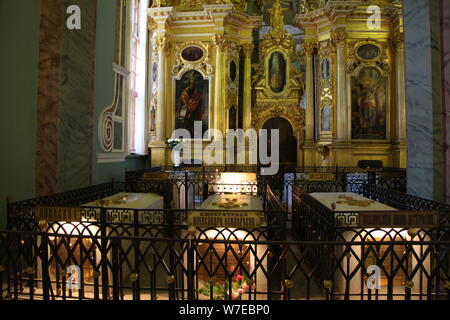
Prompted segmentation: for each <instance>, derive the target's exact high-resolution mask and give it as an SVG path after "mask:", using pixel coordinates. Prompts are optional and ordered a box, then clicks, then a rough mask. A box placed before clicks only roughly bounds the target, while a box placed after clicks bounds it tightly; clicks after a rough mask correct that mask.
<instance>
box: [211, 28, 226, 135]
mask: <svg viewBox="0 0 450 320" xmlns="http://www.w3.org/2000/svg"><path fill="white" fill-rule="evenodd" d="M214 43H215V45H216V72H215V87H214V88H215V89H214V128H213V129H218V130H222V126H223V122H224V121H223V119H225V114H224V110H225V108H224V101H223V100H224V99H223V97H224V96H225V95H224V94H223V93H224V90H225V87H224V84H223V81H222V80H223V74H224V72H223V64H224V57H225V55H224V50H225V43H226V42H225V40H224V39H223V36H215V38H214Z"/></svg>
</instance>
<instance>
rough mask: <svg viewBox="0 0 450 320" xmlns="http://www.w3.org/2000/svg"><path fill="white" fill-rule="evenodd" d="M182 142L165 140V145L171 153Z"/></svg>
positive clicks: (181, 140)
mask: <svg viewBox="0 0 450 320" xmlns="http://www.w3.org/2000/svg"><path fill="white" fill-rule="evenodd" d="M181 142H183V139H182V138H181V139H167V140H166V145H167V146H168V147H169V149H170V151H172V150H173V149H174V148H175V147H176V146H177V145H178V144H179V143H181Z"/></svg>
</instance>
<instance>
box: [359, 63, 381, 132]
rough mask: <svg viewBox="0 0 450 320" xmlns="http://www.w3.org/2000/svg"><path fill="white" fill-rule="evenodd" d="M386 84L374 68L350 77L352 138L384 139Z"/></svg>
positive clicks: (365, 69) (362, 70)
mask: <svg viewBox="0 0 450 320" xmlns="http://www.w3.org/2000/svg"><path fill="white" fill-rule="evenodd" d="M386 84H387V82H386V79H384V78H383V76H382V75H381V73H380V72H379V71H378V70H377V69H376V68H364V69H361V70H360V72H359V75H357V76H355V77H352V139H374V140H384V139H386V107H387V94H386Z"/></svg>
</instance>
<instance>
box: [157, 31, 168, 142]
mask: <svg viewBox="0 0 450 320" xmlns="http://www.w3.org/2000/svg"><path fill="white" fill-rule="evenodd" d="M156 47H157V50H158V92H157V99H158V107H157V109H156V140H159V141H162V140H165V139H166V133H165V131H166V126H165V119H166V88H165V87H166V86H165V84H166V83H165V82H166V78H165V76H166V52H165V47H166V39H165V38H158V39H157V40H156Z"/></svg>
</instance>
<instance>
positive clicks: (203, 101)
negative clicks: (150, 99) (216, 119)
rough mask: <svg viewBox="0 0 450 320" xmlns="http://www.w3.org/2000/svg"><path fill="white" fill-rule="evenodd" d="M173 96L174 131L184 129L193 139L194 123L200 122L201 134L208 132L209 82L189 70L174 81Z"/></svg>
mask: <svg viewBox="0 0 450 320" xmlns="http://www.w3.org/2000/svg"><path fill="white" fill-rule="evenodd" d="M175 95H176V96H175V101H176V106H175V115H176V116H175V129H186V130H188V131H189V132H190V133H191V136H192V137H194V122H195V121H202V134H203V133H204V132H205V131H206V130H208V117H209V112H208V111H209V110H208V108H209V102H208V101H209V80H205V79H203V76H202V75H201V74H200V73H199V72H198V71H195V70H190V71H188V72H186V73H185V74H184V75H183V76H182V77H181V79H180V80H177V81H176V86H175Z"/></svg>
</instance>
